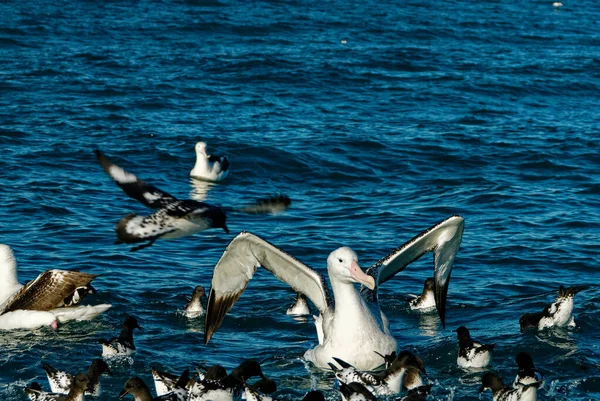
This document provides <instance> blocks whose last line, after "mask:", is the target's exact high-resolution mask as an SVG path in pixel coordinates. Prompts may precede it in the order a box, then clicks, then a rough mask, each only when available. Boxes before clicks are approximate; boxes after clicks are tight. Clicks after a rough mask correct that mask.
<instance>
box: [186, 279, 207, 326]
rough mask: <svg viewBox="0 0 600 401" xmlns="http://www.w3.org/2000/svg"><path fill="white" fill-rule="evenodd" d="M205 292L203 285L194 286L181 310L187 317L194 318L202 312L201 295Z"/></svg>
mask: <svg viewBox="0 0 600 401" xmlns="http://www.w3.org/2000/svg"><path fill="white" fill-rule="evenodd" d="M205 293H206V292H205V290H204V287H202V286H201V285H197V286H196V288H194V292H193V293H192V297H191V298H190V299H189V300H188V303H187V304H186V305H185V307H184V308H183V311H184V313H185V315H186V316H187V317H189V318H194V317H198V316H201V315H203V314H204V307H203V306H202V297H204V295H205Z"/></svg>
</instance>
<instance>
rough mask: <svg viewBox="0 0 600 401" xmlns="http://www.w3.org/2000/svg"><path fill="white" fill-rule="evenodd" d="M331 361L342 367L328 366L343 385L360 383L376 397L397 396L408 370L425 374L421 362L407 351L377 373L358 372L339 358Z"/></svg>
mask: <svg viewBox="0 0 600 401" xmlns="http://www.w3.org/2000/svg"><path fill="white" fill-rule="evenodd" d="M333 360H334V361H335V362H336V363H337V364H338V365H340V366H341V367H342V368H341V369H339V368H337V367H336V366H335V365H334V364H332V363H330V364H329V366H330V367H331V369H332V370H333V371H334V372H335V377H336V378H337V379H338V380H339V381H340V382H342V383H345V384H350V383H353V382H357V383H361V384H362V385H364V386H365V387H366V388H367V389H368V390H369V391H370V392H371V393H373V394H374V395H376V396H386V395H396V394H399V393H400V390H401V389H402V383H403V380H404V376H405V374H406V372H407V370H408V369H410V368H414V369H416V370H417V371H420V372H423V373H425V367H424V366H423V361H422V360H421V359H420V358H418V357H416V356H415V355H414V354H413V353H411V352H409V351H402V352H400V354H398V357H397V358H396V359H395V360H394V362H392V363H391V364H390V366H388V367H387V368H386V369H385V370H384V371H382V372H378V373H372V372H367V371H360V370H358V369H356V368H355V367H354V366H352V365H350V364H348V363H347V362H345V361H343V360H341V359H339V358H335V357H334V358H333Z"/></svg>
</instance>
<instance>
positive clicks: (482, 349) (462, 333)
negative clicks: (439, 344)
mask: <svg viewBox="0 0 600 401" xmlns="http://www.w3.org/2000/svg"><path fill="white" fill-rule="evenodd" d="M456 335H457V337H458V358H456V363H457V364H458V366H460V367H461V368H484V367H486V366H487V365H489V363H490V359H491V357H492V350H493V349H494V346H495V344H483V343H480V342H477V341H474V340H473V339H472V338H471V334H470V333H469V329H467V328H466V327H465V326H460V327H459V328H458V329H456Z"/></svg>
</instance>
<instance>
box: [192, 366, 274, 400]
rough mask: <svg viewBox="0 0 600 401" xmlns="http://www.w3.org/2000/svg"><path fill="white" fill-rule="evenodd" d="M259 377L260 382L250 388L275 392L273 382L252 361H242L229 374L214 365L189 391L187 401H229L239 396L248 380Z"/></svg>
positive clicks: (264, 391)
mask: <svg viewBox="0 0 600 401" xmlns="http://www.w3.org/2000/svg"><path fill="white" fill-rule="evenodd" d="M252 377H260V379H261V380H260V381H259V382H256V383H254V384H253V385H252V386H253V387H254V389H255V390H259V391H261V392H263V393H270V392H273V391H275V390H276V387H275V388H274V387H273V385H274V382H272V381H271V380H269V379H267V378H266V377H265V375H264V374H263V372H262V369H261V367H260V364H259V363H258V362H257V361H255V360H253V359H250V360H246V361H243V362H242V363H241V364H240V365H239V366H238V367H237V368H235V369H234V370H233V371H232V372H231V374H229V375H228V374H227V372H226V371H225V368H223V367H222V366H220V365H215V366H212V367H210V368H209V369H207V371H206V374H205V375H204V377H203V378H202V379H199V380H198V381H197V382H196V383H194V385H193V386H192V388H191V389H190V395H189V401H209V400H213V401H231V400H233V399H234V396H239V394H240V392H241V391H242V390H243V387H244V386H245V385H246V384H247V383H248V379H250V378H252Z"/></svg>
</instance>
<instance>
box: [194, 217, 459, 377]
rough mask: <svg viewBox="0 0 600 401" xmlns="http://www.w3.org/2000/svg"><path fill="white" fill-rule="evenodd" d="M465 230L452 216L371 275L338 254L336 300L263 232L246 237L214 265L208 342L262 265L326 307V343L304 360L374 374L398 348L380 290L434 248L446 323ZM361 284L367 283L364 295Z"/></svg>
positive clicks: (318, 320)
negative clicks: (450, 287) (345, 364)
mask: <svg viewBox="0 0 600 401" xmlns="http://www.w3.org/2000/svg"><path fill="white" fill-rule="evenodd" d="M463 228H464V220H463V218H462V217H460V216H452V217H450V218H448V219H446V220H444V221H442V222H441V223H439V224H436V225H434V226H433V227H431V228H429V229H428V230H426V231H424V232H423V233H421V234H419V235H417V236H416V237H414V238H413V239H411V240H410V241H408V242H406V243H405V244H404V245H402V246H400V247H399V248H396V249H395V250H393V251H392V252H391V253H390V254H389V255H387V256H385V257H384V258H382V259H381V260H379V261H378V262H377V263H375V264H374V265H373V266H371V267H370V268H369V269H368V270H367V273H366V274H365V273H364V272H363V271H362V270H361V269H360V267H359V265H358V258H357V256H356V253H354V251H352V249H350V248H347V247H342V248H339V249H337V250H335V251H333V252H332V253H331V254H330V255H329V257H328V258H327V271H328V273H329V280H330V283H331V288H332V290H333V296H334V300H335V303H334V301H333V300H332V299H331V296H330V295H329V291H328V288H327V286H326V284H325V281H324V279H323V277H322V276H321V274H319V273H318V272H316V271H315V270H313V269H311V268H310V267H308V266H306V265H305V264H303V263H302V262H300V261H299V260H297V259H296V258H294V257H293V256H291V255H289V254H288V253H286V252H284V251H282V250H281V249H279V248H277V247H276V246H274V245H272V244H270V243H269V242H267V241H265V240H263V239H261V238H259V237H257V236H256V235H254V234H251V233H248V232H242V233H240V234H239V235H238V236H237V237H235V238H234V239H233V240H232V241H231V242H230V243H229V245H228V246H227V248H226V249H225V252H224V253H223V255H222V256H221V258H220V259H219V261H218V262H217V265H216V266H215V269H214V272H213V278H212V286H211V290H210V295H209V297H208V304H207V306H206V311H207V312H206V320H205V326H204V327H205V329H204V342H205V343H208V341H209V340H210V338H211V337H212V335H213V334H214V333H215V331H216V330H217V328H218V327H219V326H220V325H221V323H222V322H223V319H224V318H225V314H226V313H227V311H229V309H230V308H231V307H232V306H233V304H234V303H235V302H236V301H237V299H238V298H239V297H240V295H241V294H242V292H243V291H244V289H245V288H246V286H247V285H248V282H249V281H250V279H251V278H252V276H253V275H254V273H255V271H256V268H257V267H258V266H262V267H264V268H265V269H267V270H269V271H270V272H271V273H273V274H274V275H275V276H276V277H277V278H278V279H280V280H281V281H283V282H285V283H287V284H289V285H290V286H291V287H292V288H293V289H294V290H295V291H297V292H300V293H302V294H304V295H305V296H306V297H307V298H308V299H310V300H311V302H312V303H313V304H314V305H315V306H316V308H317V309H318V310H319V313H320V314H319V316H317V317H315V325H316V329H317V336H318V340H319V344H318V345H317V346H316V347H314V348H312V349H309V350H308V351H306V352H305V354H304V359H306V360H307V361H310V362H312V363H313V364H314V365H315V366H317V367H319V368H323V369H328V367H329V366H328V363H330V362H332V361H333V359H332V358H333V357H337V358H340V359H343V360H344V361H346V362H348V363H350V364H352V365H353V366H355V367H356V368H357V369H360V370H370V369H374V368H376V367H378V366H379V365H381V357H380V355H388V354H391V353H392V352H394V351H397V343H396V340H395V339H394V337H393V336H392V334H391V333H390V330H389V322H388V320H387V318H386V317H385V315H384V314H383V312H382V311H381V309H380V307H379V303H378V296H377V289H378V287H379V285H381V284H383V283H384V282H386V281H387V280H389V279H390V278H392V277H393V276H394V275H395V274H396V273H398V272H400V271H402V270H403V269H404V268H405V267H406V266H407V265H409V264H410V263H412V262H413V261H415V260H416V259H418V258H420V257H421V256H423V255H424V254H425V253H427V252H430V251H433V252H434V279H435V301H436V307H437V310H438V313H439V315H440V319H441V321H442V324H444V320H445V310H446V309H445V307H446V296H447V294H448V284H449V282H450V273H451V272H452V264H453V262H454V257H455V256H456V253H457V251H458V248H459V246H460V242H461V239H462V233H463ZM354 283H359V284H362V288H361V291H360V292H359V291H358V290H357V288H356V287H355V286H354Z"/></svg>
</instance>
